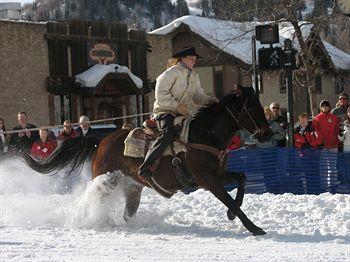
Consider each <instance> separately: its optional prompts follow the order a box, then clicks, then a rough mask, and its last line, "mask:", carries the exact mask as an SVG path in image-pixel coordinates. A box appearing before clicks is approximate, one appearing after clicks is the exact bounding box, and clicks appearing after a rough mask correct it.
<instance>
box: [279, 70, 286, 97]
mask: <svg viewBox="0 0 350 262" xmlns="http://www.w3.org/2000/svg"><path fill="white" fill-rule="evenodd" d="M279 83H280V93H281V94H285V93H286V92H287V77H286V72H285V71H281V72H280V74H279Z"/></svg>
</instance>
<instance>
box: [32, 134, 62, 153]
mask: <svg viewBox="0 0 350 262" xmlns="http://www.w3.org/2000/svg"><path fill="white" fill-rule="evenodd" d="M39 135H40V138H39V139H38V140H37V141H35V142H34V143H33V145H32V148H31V150H30V153H31V154H32V155H33V156H34V157H37V158H38V159H46V158H48V157H49V156H50V154H51V153H52V152H53V151H54V150H55V148H56V147H57V142H56V140H51V139H48V136H49V131H48V130H47V129H44V128H42V129H40V130H39Z"/></svg>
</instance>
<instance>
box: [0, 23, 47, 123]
mask: <svg viewBox="0 0 350 262" xmlns="http://www.w3.org/2000/svg"><path fill="white" fill-rule="evenodd" d="M45 33H46V24H44V23H28V22H14V21H5V20H3V21H1V20H0V92H1V95H0V117H1V118H4V120H5V124H6V127H7V129H12V128H13V127H14V126H15V125H17V112H18V111H26V112H27V114H28V116H29V122H30V123H33V124H35V125H38V126H42V125H48V124H49V105H48V95H49V93H48V92H47V91H46V77H47V76H49V57H48V47H47V43H46V40H45V39H44V34H45Z"/></svg>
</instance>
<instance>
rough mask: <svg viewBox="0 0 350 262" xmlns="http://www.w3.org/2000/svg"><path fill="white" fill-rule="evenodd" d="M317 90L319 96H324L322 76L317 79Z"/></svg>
mask: <svg viewBox="0 0 350 262" xmlns="http://www.w3.org/2000/svg"><path fill="white" fill-rule="evenodd" d="M315 90H316V93H317V94H322V77H321V76H320V75H317V76H316V77H315Z"/></svg>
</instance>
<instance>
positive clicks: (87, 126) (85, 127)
mask: <svg viewBox="0 0 350 262" xmlns="http://www.w3.org/2000/svg"><path fill="white" fill-rule="evenodd" d="M89 127H90V124H89V123H86V122H82V123H81V124H80V128H81V129H83V130H86V129H89Z"/></svg>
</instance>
